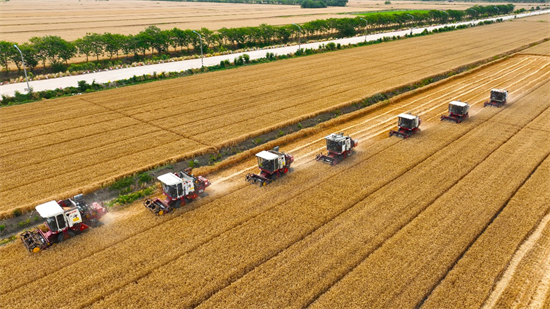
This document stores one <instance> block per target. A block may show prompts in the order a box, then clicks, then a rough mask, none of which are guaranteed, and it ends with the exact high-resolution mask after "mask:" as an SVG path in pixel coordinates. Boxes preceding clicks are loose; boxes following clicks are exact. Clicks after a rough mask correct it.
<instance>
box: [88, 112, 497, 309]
mask: <svg viewBox="0 0 550 309" xmlns="http://www.w3.org/2000/svg"><path fill="white" fill-rule="evenodd" d="M503 110H504V109H503ZM501 111H502V110H500V111H498V112H497V113H495V115H493V116H492V117H491V118H489V119H492V118H493V117H494V116H496V115H497V114H499V113H500V112H501ZM486 121H488V119H487V120H485V121H483V122H482V123H481V124H483V123H485V122H486ZM481 124H480V125H481ZM458 138H460V136H457V137H456V138H455V139H454V140H456V139H458ZM454 140H451V141H447V142H445V145H444V146H442V148H443V147H445V146H446V145H448V144H450V143H452V142H453V141H454ZM399 142H402V140H399ZM437 151H439V150H436V151H435V152H437ZM433 155H434V153H432V154H431V155H429V157H431V156H433ZM426 159H428V158H424V160H426ZM424 160H422V161H421V162H424ZM418 164H420V163H418ZM355 165H356V164H354V166H355ZM415 166H416V165H413V166H411V167H410V168H409V169H407V171H408V170H410V169H412V168H414V167H415ZM343 172H344V171H341V172H339V173H338V174H341V173H343ZM405 172H406V171H405ZM405 172H402V173H400V174H399V175H397V176H396V178H397V177H399V176H400V175H402V174H403V173H405ZM393 180H394V179H392V180H391V181H393ZM391 181H389V182H391ZM389 182H386V183H384V184H381V185H380V186H379V187H378V189H376V190H379V188H381V187H383V186H384V185H386V184H387V183H389ZM374 192H376V191H374ZM374 192H371V193H369V194H368V195H367V196H365V197H364V198H366V197H368V196H369V195H370V194H372V193H374ZM364 198H361V199H359V200H357V201H353V202H352V205H351V206H349V207H346V208H345V209H343V210H342V212H339V213H338V214H337V215H336V217H338V216H339V215H341V214H342V213H343V212H345V211H346V210H347V209H349V208H351V207H353V206H354V205H355V204H356V203H358V202H360V201H361V200H363V199H364ZM327 222H328V221H326V222H324V223H323V224H322V225H320V226H317V227H316V228H315V229H314V230H312V231H310V233H307V234H306V235H303V236H302V238H300V239H303V238H305V237H307V236H308V235H310V234H311V233H313V232H315V231H316V230H318V229H319V228H321V227H322V226H323V225H325V224H326V223H327ZM229 232H230V231H228V233H229ZM298 241H299V240H298ZM294 243H295V242H292V243H290V244H288V246H287V247H289V246H291V245H292V244H294ZM285 249H286V247H285V248H283V249H280V250H278V252H277V253H276V254H275V255H273V256H270V257H265V258H264V259H263V260H262V261H259V262H257V263H256V264H255V265H249V266H248V267H247V270H245V271H244V273H242V274H239V275H238V276H233V277H232V279H231V280H232V281H231V282H228V283H227V284H226V285H225V286H223V287H221V288H219V289H218V290H216V291H213V292H211V294H213V293H215V292H217V291H219V290H221V289H223V288H225V287H227V286H228V285H230V284H231V283H232V282H234V281H236V280H238V279H239V278H241V277H242V276H244V275H246V273H248V272H249V271H251V270H253V269H254V268H255V267H258V266H259V265H261V264H262V263H264V262H265V261H267V260H269V259H271V258H273V257H274V256H276V255H278V254H279V253H280V252H282V251H284V250H285ZM187 254H189V253H187ZM183 255H185V254H182V255H181V256H183ZM178 258H179V257H176V258H174V259H172V260H170V261H169V262H168V263H172V262H174V261H175V260H177V259H178ZM168 263H166V264H168ZM166 264H164V265H166ZM155 270H156V269H153V270H152V271H150V272H149V273H147V274H146V275H144V276H140V277H139V278H138V279H137V280H140V279H143V278H144V277H146V276H148V275H150V274H151V273H153V271H155ZM131 282H134V280H131V281H130V282H128V283H127V284H126V285H128V284H130V283H131ZM122 288H123V287H120V288H119V289H117V290H120V289H122ZM114 292H116V291H113V293H114ZM106 296H107V295H104V296H103V297H102V298H105V297H106ZM99 300H101V299H98V300H96V301H94V302H97V301H99ZM202 301H204V299H203V300H200V301H195V303H194V304H192V305H191V306H192V307H194V306H197V305H199V304H200V303H201V302H202ZM87 305H92V304H87Z"/></svg>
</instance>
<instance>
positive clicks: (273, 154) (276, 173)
mask: <svg viewBox="0 0 550 309" xmlns="http://www.w3.org/2000/svg"><path fill="white" fill-rule="evenodd" d="M256 158H258V167H259V168H260V170H261V172H260V175H258V174H252V173H250V174H247V175H246V181H248V182H250V183H258V184H259V186H260V187H262V186H265V185H266V184H269V183H271V182H273V181H274V180H275V179H277V178H279V177H281V176H282V175H284V174H286V173H288V171H289V169H290V164H291V163H292V162H294V157H293V156H291V155H289V154H286V153H284V152H279V146H277V147H275V148H273V150H268V151H265V150H264V151H261V152H259V153H257V154H256Z"/></svg>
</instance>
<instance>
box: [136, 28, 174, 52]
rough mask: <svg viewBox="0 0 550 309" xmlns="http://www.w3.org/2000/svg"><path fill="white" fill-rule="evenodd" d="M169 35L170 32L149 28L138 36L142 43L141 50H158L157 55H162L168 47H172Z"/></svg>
mask: <svg viewBox="0 0 550 309" xmlns="http://www.w3.org/2000/svg"><path fill="white" fill-rule="evenodd" d="M169 35H170V33H169V31H163V30H160V28H159V27H157V26H149V27H147V28H146V29H145V30H143V31H141V32H140V33H139V34H138V35H137V37H138V38H139V43H140V44H139V48H140V49H142V50H143V49H144V50H145V51H146V50H148V49H153V50H155V49H156V50H157V53H158V54H160V53H162V52H164V51H166V50H168V46H170V40H169V39H170V36H169ZM144 55H145V54H144Z"/></svg>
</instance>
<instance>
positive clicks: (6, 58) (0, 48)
mask: <svg viewBox="0 0 550 309" xmlns="http://www.w3.org/2000/svg"><path fill="white" fill-rule="evenodd" d="M13 44H15V43H14V42H8V41H0V65H2V66H3V67H4V70H5V71H6V72H7V71H9V64H10V61H12V60H11V59H12V56H13V55H14V51H15V52H17V50H16V49H15V47H13ZM17 54H19V52H17ZM19 61H21V59H20V60H19Z"/></svg>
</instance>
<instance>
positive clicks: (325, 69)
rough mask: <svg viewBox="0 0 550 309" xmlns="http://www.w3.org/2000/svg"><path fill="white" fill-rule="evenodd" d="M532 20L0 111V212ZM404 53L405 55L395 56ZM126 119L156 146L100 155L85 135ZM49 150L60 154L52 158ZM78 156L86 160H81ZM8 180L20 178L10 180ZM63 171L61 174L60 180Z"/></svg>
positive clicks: (399, 81)
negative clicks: (123, 161)
mask: <svg viewBox="0 0 550 309" xmlns="http://www.w3.org/2000/svg"><path fill="white" fill-rule="evenodd" d="M537 18H539V19H543V20H544V21H545V22H543V23H537V22H532V21H525V22H521V23H520V22H519V21H513V22H507V23H500V24H495V25H490V26H486V27H476V28H471V29H465V30H461V31H454V32H448V33H442V34H438V35H432V36H425V37H418V38H414V39H407V40H399V41H394V42H389V43H384V44H377V45H372V46H368V47H364V48H355V49H349V50H343V51H339V52H335V53H325V54H319V55H314V56H310V57H303V58H298V59H290V60H286V61H278V62H274V63H268V64H263V65H257V66H250V67H243V68H239V69H235V70H226V71H220V72H213V73H209V74H199V75H196V76H190V77H186V78H182V79H174V80H166V81H162V82H155V83H148V84H143V85H138V86H131V87H125V88H121V89H115V90H109V91H102V92H98V93H90V94H82V95H80V96H74V97H69V98H62V99H56V100H48V101H42V102H35V103H30V104H25V105H22V106H12V107H7V108H3V109H2V113H1V114H0V123H1V125H0V135H1V136H2V142H3V143H4V144H3V145H6V147H2V150H1V151H0V156H1V157H2V158H3V160H6V161H5V162H7V164H2V165H1V166H0V171H1V174H2V186H3V187H5V188H6V189H8V190H9V191H3V192H2V194H1V196H0V197H1V201H0V212H1V213H2V216H7V215H9V214H10V210H11V209H13V205H14V202H15V201H18V203H19V204H20V206H21V208H23V209H31V208H32V206H33V205H32V204H30V203H31V202H32V200H33V199H34V200H36V201H39V200H44V199H46V198H49V197H52V196H61V195H62V193H67V194H71V195H72V194H77V193H79V192H78V191H79V188H81V187H82V185H83V184H84V183H87V186H86V187H87V188H90V190H91V188H98V187H99V186H100V184H101V183H105V182H107V181H108V180H109V179H114V178H115V177H120V175H128V174H131V173H134V172H135V171H136V170H138V166H139V167H144V166H152V165H154V164H158V163H159V162H160V163H162V162H168V161H169V160H170V158H176V157H188V156H189V155H191V154H192V153H197V152H200V151H199V150H200V149H204V148H205V146H202V145H212V146H223V145H227V144H234V143H236V142H239V141H242V140H244V139H247V138H252V137H254V136H255V135H258V134H262V133H264V132H266V131H269V130H275V129H276V128H280V127H281V126H285V125H287V124H290V123H293V122H297V121H300V120H301V119H304V118H305V117H309V116H312V115H314V114H317V113H319V112H320V111H322V110H329V109H335V108H336V107H338V106H341V105H344V104H349V103H350V102H352V101H353V100H358V99H361V98H364V97H368V96H372V95H374V94H376V93H378V92H381V91H384V90H389V89H392V88H395V87H397V86H400V85H404V84H408V83H411V82H414V81H417V80H420V79H422V78H425V77H426V76H430V75H435V74H442V73H445V72H446V71H449V70H452V69H453V68H456V67H459V66H461V65H465V64H467V63H472V62H475V61H480V60H482V59H486V58H489V57H491V56H493V55H496V54H499V53H502V52H505V51H509V50H511V49H514V48H518V47H520V46H523V45H525V44H527V43H531V42H534V41H539V40H541V39H543V38H546V37H548V35H549V33H548V31H547V27H545V26H546V24H547V21H548V19H549V17H548V16H541V17H537ZM525 29H529V31H525ZM501 34H502V35H501ZM405 49H406V50H407V51H408V52H407V53H405V54H404V53H402V50H405ZM449 50H453V53H449V52H448V51H449ZM529 61H533V64H532V65H531V66H532V67H534V66H536V65H537V64H535V62H536V63H539V65H540V64H541V63H542V62H543V61H542V60H540V59H534V60H533V59H528V60H525V62H524V64H527V63H528V62H529ZM518 65H519V64H518ZM514 74H515V73H514ZM350 76H353V78H350ZM520 77H521V76H519V75H518V78H520ZM444 104H445V103H442V105H444ZM113 113H115V114H113ZM117 114H118V116H116V115H117ZM113 117H115V118H113ZM107 122H112V123H109V124H106V123H107ZM134 123H136V125H138V124H140V123H141V124H142V125H140V127H148V126H156V127H157V128H159V129H161V130H162V131H159V137H158V138H157V137H152V136H150V137H149V138H155V139H157V141H155V142H152V141H139V142H137V141H136V142H135V143H126V144H125V145H120V148H124V149H116V150H110V149H109V150H108V151H109V153H110V155H103V154H102V151H103V150H105V151H107V149H108V147H107V144H106V143H105V141H104V140H103V139H102V138H101V135H94V132H98V131H100V130H101V129H102V128H101V127H102V126H104V132H105V133H104V134H105V135H103V136H105V138H109V136H112V135H116V134H117V133H116V129H115V128H114V127H117V126H118V127H119V128H123V127H125V126H128V125H130V124H134ZM113 124H116V125H113ZM87 128H89V131H87ZM136 134H137V132H136ZM174 134H176V135H179V137H177V138H174V137H173V136H174ZM94 136H95V138H94ZM143 139H146V137H144V138H143ZM185 139H191V140H193V141H194V142H193V143H192V145H194V147H187V146H184V149H188V150H184V149H179V148H178V149H177V150H176V151H174V152H167V151H164V150H159V151H158V152H156V154H155V155H153V156H136V157H139V158H142V159H143V160H144V161H142V162H141V161H139V162H135V163H134V166H136V167H135V168H130V169H124V170H123V169H121V168H120V167H119V166H115V165H111V167H109V168H110V169H111V171H110V172H109V171H107V170H105V167H104V166H105V164H104V162H105V161H109V162H115V161H113V160H115V159H116V156H120V157H124V158H128V156H129V154H130V153H131V152H135V153H142V152H143V148H144V147H155V146H154V145H159V143H166V141H169V143H172V144H175V143H178V142H179V143H183V144H188V143H187V142H186V141H185ZM200 144H202V145H200ZM112 145H113V146H114V145H116V144H115V143H113V144H112ZM199 145H200V146H199ZM56 147H57V149H62V150H63V151H59V152H58V153H57V154H52V152H56V151H53V150H55V148H56ZM94 150H95V152H94ZM84 152H86V153H89V155H86V156H83V155H82V153H84ZM31 154H32V155H31ZM29 157H31V159H30V160H29V159H28V158H29ZM38 158H45V160H40V161H39V159H38ZM54 158H55V159H54ZM38 161H39V162H38ZM12 162H17V163H12ZM23 162H27V164H23ZM94 165H95V166H96V167H97V170H99V171H100V172H99V173H98V174H101V175H103V177H104V178H103V179H100V178H99V177H93V178H90V177H88V176H87V175H86V171H85V170H84V169H86V168H88V167H92V166H94ZM101 165H103V166H101ZM130 166H131V165H130ZM4 167H6V169H4ZM80 167H81V168H82V169H81V170H80V171H79V168H80ZM38 169H39V170H44V171H57V172H56V173H53V172H45V173H43V174H40V176H35V175H36V173H29V172H28V170H32V171H36V170H38ZM15 174H18V175H24V176H21V177H23V178H22V179H21V181H19V180H17V181H15V180H13V179H14V175H15ZM67 174H71V177H70V178H69V177H65V176H63V175H67ZM30 175H32V176H30ZM68 179H70V180H69V181H68ZM91 179H94V182H93V183H90V181H91ZM38 183H40V184H41V187H42V188H41V190H37V192H36V194H33V197H32V198H26V197H25V198H23V200H25V201H29V202H25V203H23V204H21V203H22V201H21V200H20V199H19V197H20V196H27V194H26V193H25V192H28V190H29V188H30V187H32V186H33V185H34V184H38ZM51 184H55V185H53V186H52V185H51ZM77 184H78V185H77ZM34 186H35V185H34ZM60 188H63V190H60ZM38 191H40V192H41V193H40V194H38ZM27 203H29V204H27Z"/></svg>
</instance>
